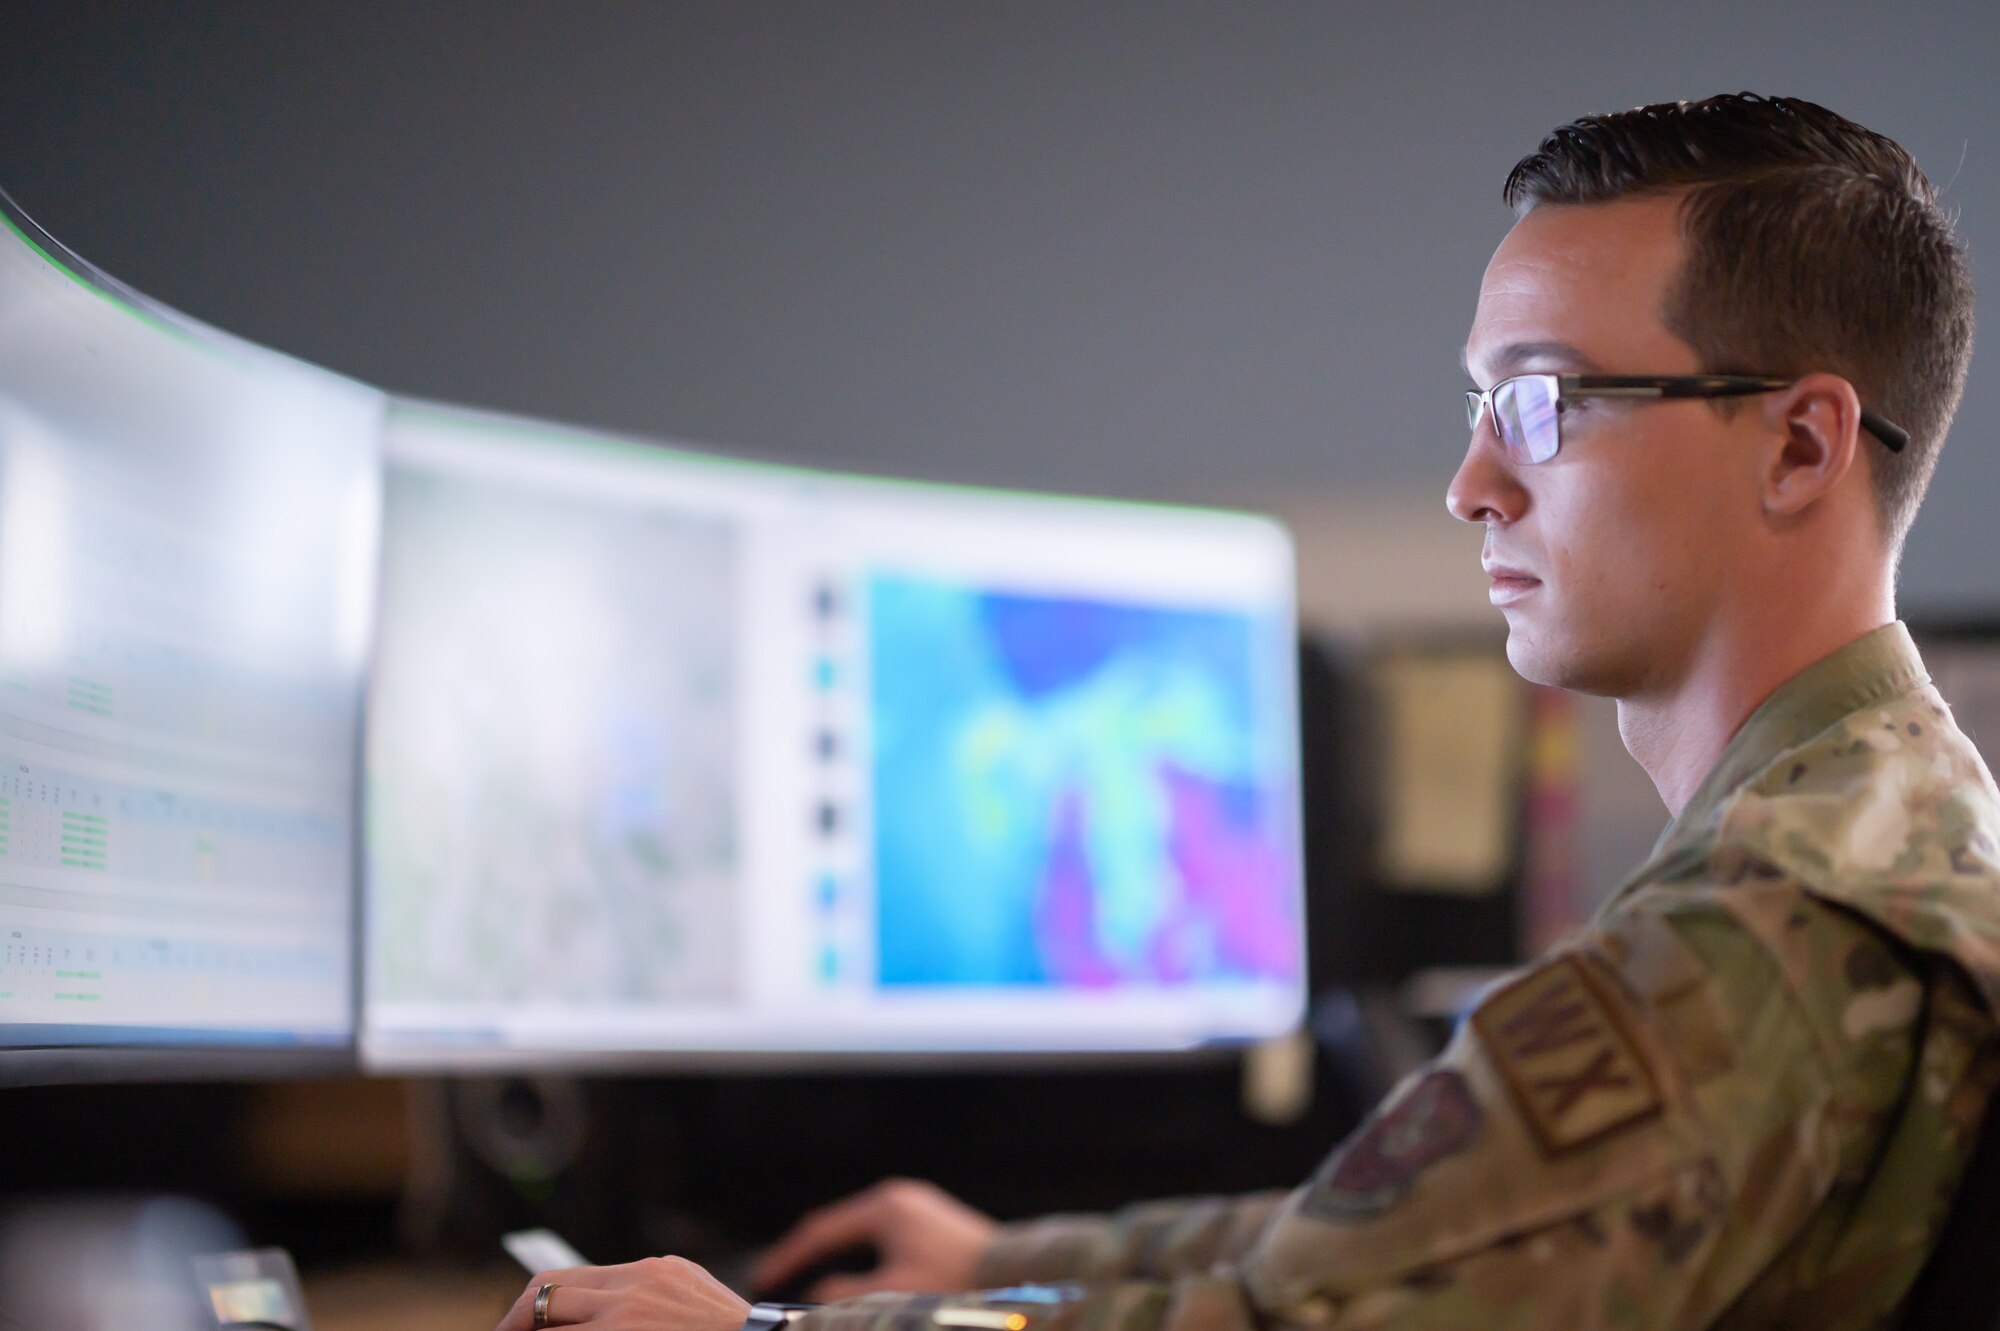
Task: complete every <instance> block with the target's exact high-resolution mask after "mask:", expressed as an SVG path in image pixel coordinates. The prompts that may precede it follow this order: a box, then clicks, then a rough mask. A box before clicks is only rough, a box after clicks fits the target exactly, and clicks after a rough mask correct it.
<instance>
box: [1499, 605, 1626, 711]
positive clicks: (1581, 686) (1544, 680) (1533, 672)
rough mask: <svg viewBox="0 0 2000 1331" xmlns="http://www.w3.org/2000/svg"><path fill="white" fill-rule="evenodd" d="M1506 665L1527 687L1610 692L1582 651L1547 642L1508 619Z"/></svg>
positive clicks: (1601, 674) (1581, 691)
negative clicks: (1512, 669)
mask: <svg viewBox="0 0 2000 1331" xmlns="http://www.w3.org/2000/svg"><path fill="white" fill-rule="evenodd" d="M1507 663H1508V664H1509V665H1511V666H1513V667H1514V673H1515V674H1517V675H1519V676H1520V677H1521V678H1522V679H1524V680H1526V681H1527V682H1528V683H1530V684H1540V685H1543V686H1545V687H1547V688H1552V689H1569V690H1571V691H1572V692H1575V693H1606V692H1609V691H1610V690H1609V689H1608V688H1607V687H1606V681H1605V680H1604V679H1603V678H1602V676H1603V672H1602V671H1601V670H1593V669H1592V668H1591V667H1592V664H1593V663H1592V662H1591V661H1590V660H1589V659H1588V658H1587V657H1586V656H1585V655H1584V654H1583V653H1582V652H1580V651H1578V650H1576V649H1575V648H1574V647H1572V646H1568V645H1566V644H1557V643H1551V642H1549V641H1548V640H1547V639H1546V638H1543V637H1541V636H1539V635H1537V634H1535V633H1534V632H1532V631H1531V630H1530V629H1528V628H1527V627H1526V626H1525V625H1522V624H1520V623H1517V622H1515V621H1514V620H1512V619H1510V620H1509V621H1508V623H1507Z"/></svg>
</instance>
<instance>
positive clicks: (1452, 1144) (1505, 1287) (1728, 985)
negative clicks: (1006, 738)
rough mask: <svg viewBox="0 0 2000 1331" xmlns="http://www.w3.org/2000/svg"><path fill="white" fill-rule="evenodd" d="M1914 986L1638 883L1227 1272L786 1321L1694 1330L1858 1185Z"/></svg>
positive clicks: (1519, 985)
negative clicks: (1830, 1203) (1640, 888)
mask: <svg viewBox="0 0 2000 1331" xmlns="http://www.w3.org/2000/svg"><path fill="white" fill-rule="evenodd" d="M1926 992H1927V990H1926V986H1925V984H1924V983H1923V982H1922V981H1921V980H1920V979H1919V977H1918V975H1917V974H1916V972H1915V971H1913V970H1912V969H1911V964H1910V963H1908V962H1907V961H1906V960H1905V959H1904V958H1903V957H1902V956H1901V955H1900V954H1898V953H1895V952H1893V951H1892V950H1891V949H1890V948H1889V947H1888V946H1886V945H1885V944H1884V942H1883V939H1882V936H1881V935H1879V934H1877V933H1876V932H1875V930H1874V929H1873V928H1872V927H1871V926H1869V925H1866V924H1863V923H1861V922H1860V921H1858V920H1857V919H1856V918H1855V917H1853V916H1850V915H1849V914H1847V913H1846V912H1844V911H1842V910H1840V909H1839V908H1837V907H1832V906H1828V905H1826V904H1824V903H1822V902H1819V901H1816V900H1814V899H1813V898H1811V897H1809V896H1807V895H1806V894H1805V893H1803V892H1802V891H1800V890H1799V889H1798V888H1797V887H1796V886H1795V885H1793V884H1790V883H1787V882H1770V881H1765V882H1757V883H1741V884H1736V885H1732V886H1731V887H1729V888H1728V889H1727V890H1726V891H1725V890H1707V889H1702V888H1698V887H1697V888H1689V887H1676V888H1675V889H1673V891H1672V894H1671V895H1668V894H1666V893H1664V892H1654V893H1645V894H1639V895H1637V896H1635V897H1634V898H1632V899H1630V900H1629V901H1628V902H1627V903H1625V904H1624V905H1623V906H1621V908H1620V909H1619V911H1618V912H1617V913H1616V914H1615V915H1613V916H1612V917H1610V918H1609V919H1608V920H1607V921H1605V922H1604V923H1603V924H1602V925H1601V926H1600V927H1599V928H1597V929H1596V930H1594V931H1592V932H1591V933H1589V934H1586V935H1585V936H1583V937H1582V938H1581V939H1579V940H1578V941H1577V942H1575V943H1573V944H1571V945H1569V946H1567V947H1565V948H1563V949H1562V950H1560V951H1558V952H1557V953H1555V954H1553V955H1551V956H1550V957H1548V958H1546V959H1545V960H1543V961H1542V962H1540V963H1538V964H1537V965H1535V966H1534V967H1532V968H1530V969H1529V970H1527V971H1525V972H1522V973H1521V974H1520V975H1518V976H1517V977H1515V978H1513V979H1512V980H1510V981H1508V982H1507V983H1505V984H1503V985H1501V986H1499V987H1498V988H1496V989H1495V990H1494V991H1493V992H1491V993H1489V994H1488V995H1487V996H1486V997H1485V999H1484V1000H1483V1001H1482V1002H1481V1003H1480V1005H1479V1007H1478V1008H1477V1009H1476V1010H1475V1011H1474V1013H1473V1015H1472V1016H1471V1018H1470V1019H1469V1020H1468V1021H1467V1022H1466V1023H1465V1024H1464V1025H1463V1027H1462V1028H1461V1029H1460V1031H1459V1032H1458V1034H1457V1036H1456V1037H1455V1038H1454V1039H1453V1041H1452V1042H1451V1044H1450V1046H1449V1047H1448V1048H1447V1049H1446V1050H1445V1052H1444V1053H1443V1054H1441V1055H1440V1056H1439V1057H1438V1058H1437V1059H1436V1060H1434V1061H1433V1062H1432V1063H1431V1064H1429V1065H1427V1066H1426V1067H1425V1068H1423V1069H1421V1070H1419V1071H1418V1072H1417V1073H1415V1074H1413V1075H1412V1076H1411V1077H1409V1078H1408V1079H1406V1080H1405V1081H1404V1082H1403V1083H1402V1084H1401V1085H1400V1086H1398V1087H1397V1089H1396V1090H1395V1091H1394V1092H1392V1093H1391V1094H1390V1096H1389V1097H1388V1098H1387V1099H1386V1100H1385V1101H1384V1102H1383V1104H1382V1105H1381V1106H1379V1107H1378V1108H1377V1109H1376V1111H1375V1113H1374V1114H1372V1115H1371V1116H1370V1118H1369V1120H1368V1121H1367V1122H1365V1123H1364V1124H1363V1125H1362V1126H1361V1127H1360V1128H1359V1129H1358V1130H1357V1131H1356V1132H1355V1133H1354V1134H1353V1135H1352V1136H1350V1137H1349V1138H1348V1140H1347V1141H1346V1142H1344V1143H1343V1144H1342V1145H1341V1146H1340V1148H1339V1149H1338V1150H1336V1151H1335V1152H1334V1153H1333V1155H1332V1156H1331V1157H1330V1158H1329V1159H1328V1160H1327V1162H1326V1163H1325V1164H1324V1165H1323V1166H1321V1168H1320V1170H1319V1171H1318V1172H1317V1173H1316V1174H1315V1175H1314V1177H1313V1178H1312V1179H1310V1180H1309V1181H1308V1182H1307V1183H1306V1185H1305V1186H1304V1187H1302V1188H1300V1189H1299V1190H1298V1191H1296V1192H1294V1193H1292V1194H1291V1195H1290V1196H1289V1197H1287V1198H1286V1199H1285V1200H1284V1202H1283V1203H1282V1205H1280V1206H1279V1208H1278V1210H1277V1211H1276V1213H1275V1215H1274V1216H1273V1217H1272V1218H1271V1219H1270V1220H1269V1222H1268V1223H1267V1224H1265V1225H1264V1226H1263V1227H1262V1232H1261V1235H1260V1236H1259V1237H1258V1238H1257V1239H1256V1241H1255V1242H1254V1243H1253V1244H1252V1245H1251V1246H1250V1248H1249V1249H1248V1251H1247V1252H1245V1253H1244V1254H1243V1255H1242V1256H1241V1257H1240V1258H1237V1259H1231V1258H1228V1257H1226V1256H1218V1259H1217V1260H1215V1261H1214V1262H1213V1264H1212V1265H1210V1266H1209V1267H1208V1268H1207V1269H1205V1270H1203V1269H1197V1265H1198V1264H1197V1263H1194V1262H1186V1263H1181V1264H1178V1265H1177V1266H1176V1269H1175V1270H1174V1271H1173V1272H1171V1273H1169V1272H1165V1271H1161V1272H1159V1273H1158V1275H1157V1276H1156V1277H1155V1278H1127V1275H1128V1273H1127V1272H1126V1271H1124V1270H1119V1269H1116V1268H1117V1267H1118V1261H1119V1260H1123V1259H1117V1260H1108V1261H1107V1264H1106V1266H1105V1267H1104V1268H1102V1270H1103V1274H1096V1273H1095V1271H1096V1268H1089V1267H1080V1268H1078V1269H1077V1271H1076V1275H1077V1276H1078V1277H1080V1278H1079V1279H1078V1280H1077V1283H1073V1284H1066V1285H1054V1286H1038V1287H1026V1288H1017V1289H1006V1290H990V1291H987V1292H984V1293H980V1294H972V1295H961V1296H949V1297H943V1298H939V1297H923V1298H915V1299H913V1298H910V1297H908V1296H895V1295H878V1296H872V1297H870V1298H867V1299H860V1300H855V1301H852V1302H850V1303H845V1304H836V1305H832V1306H831V1307H829V1308H826V1309H824V1310H821V1311H819V1312H816V1313H814V1314H812V1315H811V1316H809V1317H808V1318H807V1319H805V1323H804V1324H803V1325H802V1328H801V1331H930V1328H934V1327H964V1328H984V1329H987V1331H1071V1329H1072V1328H1076V1329H1077V1331H1083V1329H1085V1328H1088V1331H1100V1329H1103V1331H1254V1329H1256V1328H1262V1327H1267V1326H1270V1325H1273V1324H1281V1325H1290V1326H1297V1327H1310V1328H1327V1329H1328V1331H1333V1329H1335V1328H1349V1327H1352V1328H1362V1327H1366V1328H1389V1327H1399V1328H1400V1327H1407V1328H1422V1327H1467V1328H1478V1331H1500V1329H1501V1328H1507V1327H1523V1328H1528V1327H1535V1328H1541V1327H1548V1326H1555V1325H1562V1326H1565V1327H1566V1328H1568V1331H1584V1329H1585V1328H1593V1327H1606V1328H1640V1327H1652V1326H1661V1327H1665V1326H1703V1325H1709V1324H1710V1323H1711V1322H1713V1321H1714V1320H1715V1319H1716V1318H1717V1317H1718V1316H1719V1315H1720V1314H1721V1313H1722V1312H1723V1311H1724V1310H1726V1309H1728V1308H1730V1307H1731V1306H1732V1305H1733V1304H1735V1303H1736V1302H1737V1300H1738V1299H1739V1298H1740V1297H1741V1296H1742V1295H1743V1294H1744V1292H1745V1290H1746V1289H1747V1288H1748V1287H1749V1286H1750V1285H1751V1283H1752V1282H1753V1281H1754V1280H1756V1279H1757V1278H1758V1277H1759V1275H1760V1274H1761V1273H1765V1272H1767V1271H1768V1270H1769V1269H1770V1268H1772V1267H1773V1265H1774V1263H1776V1262H1777V1259H1778V1257H1779V1255H1780V1254H1782V1253H1786V1252H1787V1250H1788V1248H1789V1247H1790V1245H1793V1244H1794V1243H1795V1242H1797V1241H1798V1240H1800V1238H1801V1235H1802V1233H1803V1232H1804V1230H1805V1228H1806V1226H1807V1225H1808V1223H1809V1221H1810V1219H1811V1218H1812V1217H1813V1215H1814V1214H1815V1212H1816V1210H1817V1209H1818V1208H1820V1207H1821V1206H1822V1205H1823V1204H1824V1203H1825V1202H1826V1201H1827V1199H1828V1198H1829V1197H1832V1196H1834V1195H1835V1194H1836V1192H1837V1191H1838V1190H1839V1189H1841V1188H1843V1187H1846V1188H1850V1189H1853V1188H1857V1187H1858V1186H1859V1184H1860V1181H1861V1180H1863V1179H1864V1178H1866V1177H1867V1173H1868V1170H1869V1167H1870V1164H1871V1161H1872V1160H1873V1159H1874V1157H1875V1155H1876V1153H1877V1151H1878V1148H1880V1147H1881V1146H1882V1143H1883V1138H1884V1132H1885V1129H1886V1127H1887V1125H1888V1124H1889V1123H1890V1122H1891V1121H1893V1119H1894V1116H1895V1114H1896V1112H1897V1107H1898V1105H1899V1103H1900V1102H1901V1101H1902V1100H1903V1099H1904V1097H1905V1095H1906V1092H1907V1091H1908V1088H1909V1086H1910V1084H1911V1081H1912V1078H1913V1074H1914V1057H1913V1049H1914V1047H1915V1030H1916V1026H1917V1022H1918V1021H1919V1019H1920V1014H1921V1012H1922V1009H1923V1008H1924V1006H1925V997H1926ZM1926 1072H1927V1075H1928V1069H1927V1070H1926ZM1135 1214H1136V1213H1135ZM1195 1214H1197V1213H1195V1212H1186V1213H1183V1217H1182V1219H1180V1220H1178V1221H1170V1222H1168V1224H1167V1225H1166V1226H1165V1229H1166V1230H1167V1231H1171V1230H1172V1229H1173V1228H1174V1225H1175V1224H1177V1223H1189V1222H1190V1221H1191V1219H1192V1217H1193V1216H1194V1215H1195ZM1100 1223H1102V1222H1100ZM1911 1228H1912V1229H1913V1230H1920V1229H1921V1227H1920V1226H1915V1227H1911ZM1105 1232H1106V1231H1104V1230H1101V1229H1099V1230H1095V1231H1093V1232H1092V1233H1091V1234H1090V1235H1089V1236H1088V1238H1087V1241H1086V1242H1084V1243H1083V1244H1082V1245H1081V1249H1082V1250H1083V1251H1085V1252H1092V1251H1097V1250H1098V1249H1094V1248H1093V1246H1092V1245H1093V1244H1102V1245H1107V1246H1106V1247H1105V1248H1104V1249H1102V1250H1105V1251H1116V1250H1117V1249H1118V1245H1119V1240H1117V1239H1109V1238H1106V1237H1104V1235H1105ZM1911 1241H1912V1242H1917V1243H1921V1241H1922V1239H1921V1237H1919V1238H1917V1239H1914V1240H1911ZM1137 1247H1138V1249H1139V1250H1141V1251H1144V1250H1146V1248H1147V1244H1146V1243H1145V1242H1143V1241H1142V1242H1139V1243H1138V1244H1137ZM1217 1251H1218V1254H1219V1252H1220V1249H1219V1247H1218V1250H1217ZM1794 1251H1795V1250H1794ZM1916 1260H1921V1253H1919V1254H1918V1255H1917V1258H1916ZM1145 1269H1147V1267H1146V1265H1145V1264H1144V1263H1143V1262H1141V1263H1137V1264H1135V1265H1134V1266H1133V1267H1132V1268H1131V1270H1132V1271H1139V1270H1145Z"/></svg>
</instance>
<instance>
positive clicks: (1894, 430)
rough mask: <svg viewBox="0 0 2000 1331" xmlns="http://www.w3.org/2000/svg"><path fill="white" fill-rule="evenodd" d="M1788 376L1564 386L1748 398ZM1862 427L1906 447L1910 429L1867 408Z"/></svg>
mask: <svg viewBox="0 0 2000 1331" xmlns="http://www.w3.org/2000/svg"><path fill="white" fill-rule="evenodd" d="M1790 383H1791V380H1789V379H1760V378H1752V377H1748V376H1737V375H1717V376H1714V377H1713V378H1707V379H1702V378H1688V379H1675V380H1662V381H1659V382H1655V383H1643V382H1638V383H1635V382H1632V381H1629V380H1627V381H1623V382H1621V381H1619V379H1618V378H1617V377H1616V376H1613V375H1605V376H1601V377H1600V376H1596V375H1577V376H1575V377H1574V378H1573V379H1569V380H1566V381H1565V384H1564V386H1565V387H1568V388H1573V389H1575V390H1576V391H1577V392H1581V393H1588V394H1590V395H1591V396H1592V397H1678V398H1690V397H1748V396H1750V395H1752V394H1756V393H1768V392H1770V391H1771V390H1772V389H1775V388H1784V387H1787V386H1789V385H1790ZM1861 428H1862V429H1864V430H1866V431H1868V433H1870V434H1872V435H1874V436H1875V437H1876V438H1877V439H1880V440H1881V441H1882V446H1883V447H1884V448H1886V449H1888V450H1889V451H1890V452H1891V453H1900V452H1902V451H1903V450H1904V449H1905V448H1907V447H1908V446H1909V443H1910V432H1909V431H1908V430H1905V429H1904V428H1903V427H1902V426H1900V425H1897V424H1896V423H1895V422H1894V421H1891V420H1890V419H1889V418H1888V417H1886V416H1883V415H1881V414H1880V413H1878V412H1874V411H1870V410H1869V409H1868V408H1867V407H1863V408H1862V409H1861Z"/></svg>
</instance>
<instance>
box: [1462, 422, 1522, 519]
mask: <svg viewBox="0 0 2000 1331" xmlns="http://www.w3.org/2000/svg"><path fill="white" fill-rule="evenodd" d="M1444 506H1445V507H1446V508H1448V509H1450V510H1451V515H1452V516H1453V517H1455V518H1457V519H1458V520H1459V521H1460V522H1497V523H1501V524H1503V525H1504V524H1506V523H1510V522H1516V521H1519V519H1520V517H1521V515H1522V514H1523V513H1525V512H1526V511H1527V507H1528V492H1527V491H1526V490H1524V489H1522V488H1521V482H1520V480H1519V478H1517V477H1516V476H1515V475H1514V467H1513V464H1512V463H1510V462H1508V461H1507V455H1506V453H1505V452H1504V451H1503V450H1502V448H1501V445H1500V440H1499V438H1498V437H1497V436H1495V435H1494V433H1493V426H1492V417H1491V416H1490V415H1481V416H1480V418H1479V424H1478V425H1476V426H1474V427H1473V430H1472V439H1471V442H1469V443H1468V444H1467V445H1466V448H1465V460H1464V461H1463V462H1460V463H1459V464H1458V472H1457V474H1456V475H1454V476H1453V477H1452V478H1451V485H1450V486H1449V487H1448V488H1447V489H1446V490H1445V492H1444Z"/></svg>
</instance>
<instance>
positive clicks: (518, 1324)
mask: <svg viewBox="0 0 2000 1331" xmlns="http://www.w3.org/2000/svg"><path fill="white" fill-rule="evenodd" d="M597 1269H598V1268H596V1267H588V1266H580V1267H575V1268H573V1269H571V1270H566V1271H538V1272H536V1273H535V1278H534V1279H533V1280H530V1281H529V1282H528V1287H527V1288H526V1289H524V1290H522V1291H521V1297H520V1298H518V1299H515V1300H514V1306H513V1307H511V1308H509V1309H508V1310H507V1315H506V1316H505V1317H503V1318H501V1319H500V1324H499V1325H498V1326H496V1327H494V1328H493V1331H534V1325H535V1299H536V1296H538V1295H539V1294H540V1293H541V1289H542V1286H544V1285H554V1286H555V1288H554V1289H552V1290H550V1291H549V1306H548V1324H549V1325H550V1326H565V1325H571V1324H574V1323H576V1322H580V1321H585V1320H588V1316H589V1314H590V1313H591V1312H593V1311H594V1310H595V1309H596V1307H597V1306H598V1305H599V1304H600V1303H601V1302H602V1301H603V1299H604V1298H605V1295H604V1294H603V1293H601V1292H600V1291H598V1290H594V1289H591V1288H590V1287H588V1286H587V1285H583V1284H579V1283H576V1282H575V1280H574V1279H572V1281H571V1283H570V1284H569V1285H567V1286H565V1285H564V1283H563V1280H564V1277H582V1276H587V1275H589V1274H590V1273H592V1272H594V1271H596V1270H597ZM557 1300H561V1312H560V1314H558V1312H557Z"/></svg>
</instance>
